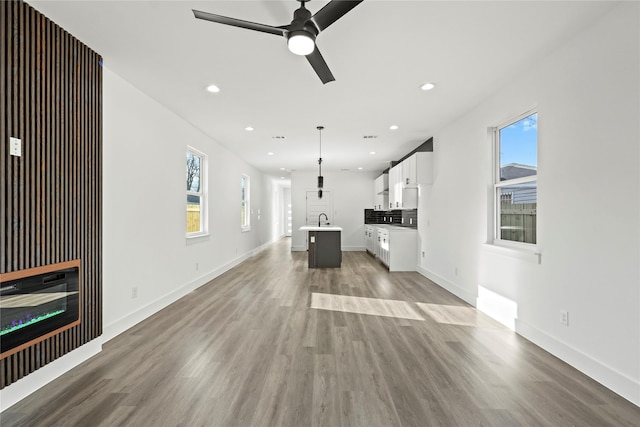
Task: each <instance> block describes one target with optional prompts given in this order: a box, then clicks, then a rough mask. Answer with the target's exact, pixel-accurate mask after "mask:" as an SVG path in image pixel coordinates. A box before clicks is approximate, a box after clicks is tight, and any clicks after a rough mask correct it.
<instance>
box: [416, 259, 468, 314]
mask: <svg viewBox="0 0 640 427" xmlns="http://www.w3.org/2000/svg"><path fill="white" fill-rule="evenodd" d="M416 271H417V272H418V273H420V274H422V275H423V276H424V277H426V278H427V279H429V280H431V281H432V282H434V283H435V284H436V285H438V286H440V287H441V288H444V289H446V290H448V291H449V292H451V293H452V294H454V295H455V296H457V297H458V298H462V299H463V300H464V301H465V302H467V303H469V304H471V305H472V306H474V307H475V306H476V295H472V294H470V293H469V292H467V291H466V290H464V289H462V288H461V287H459V286H458V285H456V284H454V283H451V282H450V281H448V280H447V279H445V278H443V277H441V276H439V275H437V274H435V273H434V272H432V271H429V270H427V269H426V268H423V267H421V266H420V265H418V266H417V267H416Z"/></svg>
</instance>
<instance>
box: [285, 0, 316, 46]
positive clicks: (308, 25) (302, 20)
mask: <svg viewBox="0 0 640 427" xmlns="http://www.w3.org/2000/svg"><path fill="white" fill-rule="evenodd" d="M311 16H312V15H311V12H310V11H309V10H308V9H306V8H305V7H304V3H302V7H300V8H299V9H296V10H295V11H294V12H293V21H291V24H290V25H289V31H288V33H287V39H289V38H291V37H293V36H297V35H304V36H307V37H309V38H311V39H312V40H313V41H314V43H315V40H316V36H317V35H318V33H319V32H320V31H319V30H318V27H316V25H315V24H314V23H313V21H312V20H311Z"/></svg>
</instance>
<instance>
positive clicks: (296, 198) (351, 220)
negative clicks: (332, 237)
mask: <svg viewBox="0 0 640 427" xmlns="http://www.w3.org/2000/svg"><path fill="white" fill-rule="evenodd" d="M322 175H323V176H324V188H325V190H331V191H332V192H333V225H337V226H340V227H342V229H343V230H342V236H341V237H342V250H343V251H364V250H365V246H364V210H365V209H366V208H371V207H372V206H373V180H374V178H375V176H374V173H369V172H346V171H345V172H326V171H325V172H323V174H322ZM317 185H318V174H317V173H314V172H296V171H294V172H291V204H292V208H293V228H292V234H293V235H292V237H291V248H292V250H305V247H306V246H305V239H306V232H304V231H299V230H298V228H300V227H302V226H303V225H305V220H306V210H307V204H306V199H305V197H306V191H307V190H316V189H317Z"/></svg>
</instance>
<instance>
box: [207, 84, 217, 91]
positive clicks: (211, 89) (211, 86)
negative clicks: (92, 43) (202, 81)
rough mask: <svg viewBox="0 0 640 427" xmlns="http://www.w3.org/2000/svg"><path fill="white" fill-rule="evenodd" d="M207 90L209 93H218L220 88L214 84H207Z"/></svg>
mask: <svg viewBox="0 0 640 427" xmlns="http://www.w3.org/2000/svg"><path fill="white" fill-rule="evenodd" d="M207 91H208V92H211V93H218V92H220V88H219V87H218V86H216V85H209V86H207Z"/></svg>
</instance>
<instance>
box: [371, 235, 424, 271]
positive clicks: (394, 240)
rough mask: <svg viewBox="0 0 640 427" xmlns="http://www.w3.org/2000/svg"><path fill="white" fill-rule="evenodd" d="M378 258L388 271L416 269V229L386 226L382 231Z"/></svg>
mask: <svg viewBox="0 0 640 427" xmlns="http://www.w3.org/2000/svg"><path fill="white" fill-rule="evenodd" d="M381 236H382V241H381V243H380V246H381V250H380V252H381V255H380V260H381V261H382V263H383V264H384V265H386V266H387V267H388V268H389V271H416V268H417V265H418V230H416V229H412V228H402V227H388V228H385V229H384V232H383V233H382V235H381Z"/></svg>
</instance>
